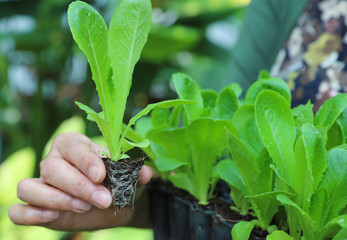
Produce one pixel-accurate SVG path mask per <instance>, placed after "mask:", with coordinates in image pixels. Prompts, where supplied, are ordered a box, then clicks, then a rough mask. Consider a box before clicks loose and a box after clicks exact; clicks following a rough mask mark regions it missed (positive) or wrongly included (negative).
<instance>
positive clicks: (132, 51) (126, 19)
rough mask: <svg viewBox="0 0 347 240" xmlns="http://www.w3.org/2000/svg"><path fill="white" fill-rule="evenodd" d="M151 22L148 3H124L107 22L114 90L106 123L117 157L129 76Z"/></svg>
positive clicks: (129, 0)
mask: <svg viewBox="0 0 347 240" xmlns="http://www.w3.org/2000/svg"><path fill="white" fill-rule="evenodd" d="M151 21H152V8H151V2H150V1H149V0H123V1H122V2H121V3H120V4H119V6H118V7H117V9H116V11H115V13H114V14H113V16H112V19H111V22H110V27H109V28H110V30H109V36H108V39H107V40H108V41H107V43H108V48H109V51H108V56H109V57H110V61H111V68H112V70H113V75H112V79H113V82H114V86H115V91H114V96H115V100H114V101H113V102H107V104H109V105H110V107H109V108H110V109H112V113H111V114H110V119H109V122H110V124H111V126H112V127H111V129H112V142H113V145H114V149H115V150H116V151H117V153H116V156H114V154H115V153H112V152H111V158H112V159H114V158H116V157H118V156H119V152H120V150H119V148H120V145H119V142H120V141H119V137H120V135H121V129H122V121H123V116H124V111H125V105H126V101H127V97H128V95H129V91H130V86H131V81H132V74H133V71H134V67H135V64H136V63H137V61H138V60H139V58H140V54H141V51H142V49H143V46H144V45H145V43H146V41H147V36H148V32H149V29H150V26H151Z"/></svg>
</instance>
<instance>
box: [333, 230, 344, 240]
mask: <svg viewBox="0 0 347 240" xmlns="http://www.w3.org/2000/svg"><path fill="white" fill-rule="evenodd" d="M346 237H347V228H342V229H341V230H340V231H339V232H338V233H337V234H335V236H334V237H333V239H332V240H346Z"/></svg>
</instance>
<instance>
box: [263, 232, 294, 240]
mask: <svg viewBox="0 0 347 240" xmlns="http://www.w3.org/2000/svg"><path fill="white" fill-rule="evenodd" d="M279 239H281V240H294V238H292V237H291V236H289V235H288V234H287V233H286V232H285V231H283V230H276V231H273V232H272V233H271V234H269V235H267V236H266V240H279Z"/></svg>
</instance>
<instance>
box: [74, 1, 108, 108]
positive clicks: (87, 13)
mask: <svg viewBox="0 0 347 240" xmlns="http://www.w3.org/2000/svg"><path fill="white" fill-rule="evenodd" d="M68 20H69V26H70V29H71V32H72V36H73V38H74V40H75V41H76V43H77V44H78V46H79V47H80V49H81V50H82V51H83V52H84V54H85V55H86V57H87V59H88V62H89V65H90V68H91V70H92V75H93V80H94V82H95V85H96V89H97V91H98V95H99V98H100V105H101V106H102V108H103V110H104V111H105V113H106V115H108V114H109V111H110V109H108V108H107V106H106V104H107V103H108V102H113V101H114V97H113V96H114V85H113V82H112V81H110V79H109V74H110V71H111V68H110V59H109V57H108V46H107V37H108V31H107V26H106V23H105V21H104V20H103V18H102V17H101V16H100V14H99V13H98V12H97V11H96V10H95V9H94V8H92V7H91V6H89V5H88V4H87V3H85V2H82V1H76V2H73V3H71V4H70V6H69V9H68Z"/></svg>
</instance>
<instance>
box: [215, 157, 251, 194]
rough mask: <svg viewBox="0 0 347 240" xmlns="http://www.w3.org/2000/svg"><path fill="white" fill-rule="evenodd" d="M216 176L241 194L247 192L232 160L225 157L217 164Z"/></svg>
mask: <svg viewBox="0 0 347 240" xmlns="http://www.w3.org/2000/svg"><path fill="white" fill-rule="evenodd" d="M217 174H218V176H219V177H220V178H221V179H222V180H224V181H225V182H227V183H228V184H229V185H231V186H233V187H235V188H237V189H239V190H240V191H241V192H242V193H243V194H247V188H246V184H245V181H244V180H243V177H242V175H241V173H240V171H239V169H238V168H237V166H236V164H235V162H234V161H232V160H231V159H225V160H222V161H220V162H219V163H218V164H217Z"/></svg>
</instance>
